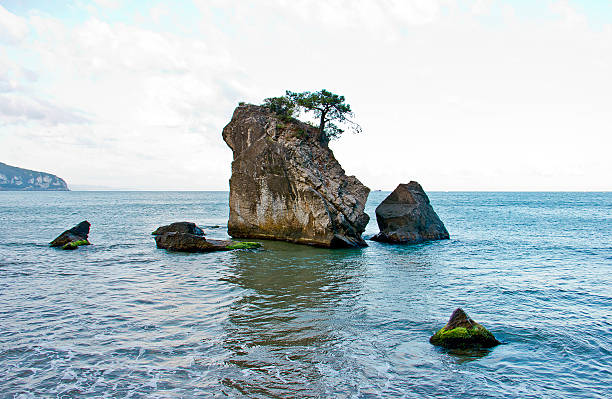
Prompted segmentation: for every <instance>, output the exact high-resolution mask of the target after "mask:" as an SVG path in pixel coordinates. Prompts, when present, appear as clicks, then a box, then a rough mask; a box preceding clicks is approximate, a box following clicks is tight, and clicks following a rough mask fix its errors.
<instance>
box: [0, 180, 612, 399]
mask: <svg viewBox="0 0 612 399" xmlns="http://www.w3.org/2000/svg"><path fill="white" fill-rule="evenodd" d="M386 194H387V193H383V192H373V193H372V194H371V195H370V199H369V202H368V209H367V210H368V212H369V214H370V215H371V216H372V221H371V222H370V224H369V226H368V229H367V231H366V236H371V235H373V234H374V233H376V232H377V227H376V221H375V218H374V208H375V206H376V204H378V203H380V201H381V200H382V199H383V198H384V197H385V195H386ZM430 198H431V200H432V203H433V205H434V207H435V209H436V211H437V212H438V214H439V215H440V217H441V218H442V220H443V221H444V222H445V224H446V226H447V228H448V230H449V231H450V234H451V237H452V239H451V240H448V241H440V242H433V243H427V244H420V245H407V246H392V245H385V244H381V243H376V242H370V246H369V247H367V248H364V249H349V250H325V249H318V248H311V247H307V246H299V245H293V244H288V243H282V242H270V241H265V242H263V243H264V248H265V249H264V250H261V251H235V252H220V253H210V254H179V253H169V252H166V251H163V250H158V249H156V248H155V244H154V241H153V238H152V237H151V235H150V233H151V231H153V229H154V228H156V227H157V226H159V225H162V224H167V223H169V222H173V221H182V220H187V221H193V222H196V223H198V224H199V225H201V226H203V227H204V229H205V231H206V232H207V234H208V236H209V237H212V238H225V237H227V228H226V222H227V215H228V206H227V203H228V194H227V193H226V192H0V317H1V319H0V397H2V398H5V397H17V398H30V397H32V398H38V397H62V398H63V397H66V398H68V397H113V398H114V397H132V398H138V397H151V398H180V397H184V398H188V397H249V398H292V397H295V398H309V397H313V398H378V397H384V398H423V397H438V396H441V397H457V398H473V397H499V398H502V397H503V398H507V397H520V398H558V397H567V398H594V397H612V390H611V386H612V374H611V370H612V338H611V337H612V285H611V283H612V277H611V276H612V273H611V272H612V193H457V192H453V193H442V192H436V193H430ZM85 219H87V220H89V221H90V222H91V223H92V229H91V234H90V241H91V242H92V243H93V244H94V245H92V246H90V247H84V248H80V249H78V250H76V251H62V250H57V249H52V248H49V247H48V245H47V244H48V242H49V241H51V240H52V239H53V238H54V237H55V236H57V235H58V234H59V233H61V232H62V231H63V230H65V229H67V228H69V227H72V226H73V225H75V224H76V223H78V222H80V221H81V220H85ZM217 226H219V227H217ZM459 306H460V307H463V308H464V309H465V310H466V311H467V312H468V313H469V314H470V315H471V316H472V317H473V318H474V319H475V320H477V321H479V322H481V323H482V324H484V325H485V326H486V327H488V328H489V329H490V330H491V331H492V332H493V333H494V334H495V335H496V336H497V338H498V339H499V340H500V341H502V342H503V343H504V344H503V345H500V346H498V347H496V348H494V349H492V350H490V351H478V352H449V351H446V350H442V349H439V348H436V347H433V346H431V345H430V344H429V343H428V338H429V336H430V335H431V334H432V333H433V332H435V331H436V330H437V329H438V328H440V327H442V326H443V325H444V324H445V323H446V321H447V319H448V317H449V316H450V314H451V312H452V311H453V310H454V309H455V308H456V307H459Z"/></svg>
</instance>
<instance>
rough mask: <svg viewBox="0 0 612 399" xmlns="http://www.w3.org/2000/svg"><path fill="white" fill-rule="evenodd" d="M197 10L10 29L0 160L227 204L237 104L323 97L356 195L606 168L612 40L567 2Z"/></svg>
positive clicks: (530, 183)
mask: <svg viewBox="0 0 612 399" xmlns="http://www.w3.org/2000/svg"><path fill="white" fill-rule="evenodd" d="M195 1H196V2H197V5H198V7H199V9H200V10H201V14H202V16H201V17H202V18H201V20H197V22H195V24H196V26H187V25H188V21H193V19H191V20H190V19H189V18H187V17H186V16H185V15H181V14H180V10H179V9H180V3H177V4H178V6H175V5H173V6H172V7H166V8H164V7H162V8H158V7H157V6H153V7H152V8H150V9H139V10H138V11H137V12H136V14H137V15H136V16H133V15H132V16H130V15H123V14H122V15H121V18H120V20H118V19H113V18H116V16H115V15H116V14H117V11H116V10H113V12H112V13H108V12H106V11H105V10H102V9H96V12H95V13H92V14H88V16H87V17H86V18H84V19H81V20H76V21H73V20H71V21H70V23H68V22H67V21H65V20H62V19H61V15H60V14H61V13H57V14H53V15H55V16H53V15H49V14H45V13H39V12H36V11H35V10H34V11H32V12H31V13H29V14H28V15H29V16H28V17H27V19H23V18H20V17H16V16H13V17H15V18H17V19H18V20H19V21H21V22H23V21H25V22H27V24H28V26H26V30H25V32H26V33H25V34H22V35H21V36H20V35H19V34H18V35H14V34H12V35H11V37H20V39H18V40H20V41H19V47H18V48H19V52H18V56H17V57H13V56H12V55H13V54H15V52H13V53H11V56H12V58H9V55H8V54H9V53H8V52H2V51H0V117H2V121H3V123H4V125H3V128H2V129H0V136H2V146H0V157H2V158H4V159H5V160H6V161H7V162H8V161H11V162H12V163H14V164H19V163H20V159H19V158H18V157H19V156H22V157H23V156H25V155H20V154H28V155H27V156H28V157H30V158H35V159H37V160H38V161H39V162H40V163H41V165H40V166H39V169H44V165H43V163H46V164H49V165H57V168H56V170H57V172H58V173H60V174H64V175H65V176H66V177H67V178H70V180H71V182H76V183H84V184H87V183H92V184H100V185H105V186H111V187H117V186H121V187H132V188H161V189H181V188H183V189H225V188H227V179H228V178H229V170H230V169H229V164H230V162H231V152H230V151H229V150H228V149H227V147H226V146H225V143H223V141H222V139H221V130H222V129H223V126H224V125H225V124H226V123H227V122H228V121H229V119H230V117H231V113H232V111H233V109H234V107H235V106H236V104H237V103H238V101H249V102H255V103H256V102H259V101H261V100H262V99H263V98H265V97H268V96H274V95H279V94H282V93H283V92H284V90H286V89H291V90H296V91H300V90H317V89H321V88H327V89H330V90H332V91H334V92H338V93H340V94H343V95H345V96H346V97H347V99H348V101H349V102H350V103H351V105H352V108H353V109H354V110H355V112H356V116H357V120H358V122H360V123H361V124H362V126H363V127H364V134H362V135H345V136H344V137H343V138H342V140H341V142H338V143H333V144H332V146H333V148H334V151H335V152H336V155H337V156H338V159H339V160H340V161H341V162H342V164H343V166H344V167H345V168H346V170H347V171H349V173H351V174H356V175H358V176H359V178H360V179H362V180H363V181H364V183H366V184H368V185H370V186H371V187H372V188H393V187H395V186H396V185H397V183H398V182H399V181H407V180H409V179H417V180H421V181H422V182H423V183H424V185H426V186H427V187H431V188H434V189H474V188H480V189H482V188H489V189H504V188H509V187H510V188H515V189H521V188H524V189H537V188H538V187H539V186H538V182H539V180H538V178H537V176H536V175H537V174H538V173H539V174H540V175H542V174H552V175H553V176H555V178H554V179H552V178H551V180H550V181H551V182H553V183H555V182H556V183H557V184H567V183H566V182H567V181H568V179H565V177H566V176H569V174H568V173H569V171H571V170H580V171H581V173H582V176H586V177H585V179H586V178H587V177H589V176H592V177H589V179H590V180H584V181H586V182H587V183H588V184H590V182H595V181H596V180H597V178H598V176H599V177H601V173H599V174H598V173H597V170H596V169H597V168H599V169H602V170H603V169H605V168H606V167H607V168H608V169H609V168H610V166H611V165H610V161H608V160H607V159H608V158H609V157H606V154H605V149H607V148H609V147H610V145H612V143H610V140H609V139H608V138H607V137H608V136H609V134H607V133H606V132H607V131H606V129H608V130H609V126H611V121H610V113H609V109H610V106H612V104H610V96H609V93H610V92H612V80H611V79H610V74H609V70H610V67H611V66H612V55H611V54H612V53H611V52H610V51H609V50H610V43H612V28H611V27H610V26H609V25H608V26H604V27H602V29H601V30H599V31H595V30H592V29H590V28H589V26H588V21H587V23H583V22H584V21H585V19H584V16H583V15H581V14H579V13H576V10H574V9H572V8H571V7H570V8H568V4H569V3H567V2H557V3H552V7H551V8H546V7H540V8H538V10H540V11H538V12H544V11H542V10H545V11H546V12H548V13H549V14H546V15H540V16H537V17H534V16H533V15H531V16H529V17H525V16H524V15H523V14H525V12H526V10H525V9H522V8H521V7H520V6H519V5H516V4H514V3H513V7H515V8H516V12H511V9H510V8H509V7H510V6H509V5H508V4H509V3H504V2H500V1H495V0H476V1H473V2H468V3H461V4H459V2H456V1H453V0H439V1H438V0H434V1H426V0H412V1H410V0H408V1H405V2H402V1H400V0H379V1H373V0H353V1H348V0H330V1H328V2H311V1H306V0H292V1H289V0H261V1H258V2H256V3H254V2H245V1H238V0H195ZM159 4H161V3H159ZM109 5H111V6H112V4H109ZM124 11H125V10H124V9H123V8H122V9H121V12H124ZM11 15H12V14H11ZM93 16H95V17H93ZM191 16H192V15H189V17H191ZM13 19H14V18H13ZM167 21H181V22H185V25H186V26H184V27H183V26H181V27H180V28H181V29H173V28H174V27H173V26H169V25H171V24H167V23H164V22H167ZM568 25H569V26H571V29H567V27H568ZM183 28H184V29H183ZM169 31H170V32H169ZM27 32H32V34H28V33H27ZM13 42H14V40H13ZM7 121H8V122H7ZM578 137H579V138H578ZM576 142H578V143H576ZM32 143H40V145H39V146H36V147H35V148H33V147H32ZM588 143H600V144H599V145H591V146H589V145H587V144H588ZM50 147H52V148H54V149H55V150H54V151H52V152H50V151H48V150H47V148H50ZM364 149H367V151H364ZM75 154H78V155H79V157H80V159H83V168H79V170H75V169H74V168H73V167H72V165H71V164H70V162H69V161H68V160H70V159H72V158H73V157H74V156H75ZM590 159H597V160H599V161H598V162H599V164H597V165H596V164H595V163H589V161H588V160H590ZM381 160H384V167H383V168H381V167H380V165H381ZM449 165H452V168H451V169H452V172H449ZM581 165H587V166H588V168H587V166H581ZM589 165H590V166H589ZM580 168H583V169H580ZM530 171H533V176H530V175H529V173H531V172H530ZM536 172H537V173H536ZM534 176H536V177H534ZM608 180H609V179H608ZM573 181H576V180H573ZM559 182H561V183H559ZM576 184H578V183H576ZM585 184H586V183H585ZM600 186H601V184H600ZM573 187H577V186H573ZM583 187H586V186H583ZM593 187H595V186H593ZM539 188H542V189H545V188H554V187H553V186H552V183H551V186H550V187H539ZM608 189H609V187H608Z"/></svg>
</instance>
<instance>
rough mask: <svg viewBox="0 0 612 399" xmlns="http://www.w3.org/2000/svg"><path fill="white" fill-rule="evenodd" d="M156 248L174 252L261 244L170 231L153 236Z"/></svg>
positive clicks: (226, 248) (216, 249)
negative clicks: (212, 238) (213, 238)
mask: <svg viewBox="0 0 612 399" xmlns="http://www.w3.org/2000/svg"><path fill="white" fill-rule="evenodd" d="M155 244H156V245H157V248H161V249H167V250H169V251H176V252H213V251H230V250H233V249H252V248H259V247H261V244H259V243H256V242H255V243H253V242H235V241H229V240H207V239H206V238H204V236H201V235H195V234H189V233H181V232H176V231H171V232H168V233H164V234H160V235H156V236H155Z"/></svg>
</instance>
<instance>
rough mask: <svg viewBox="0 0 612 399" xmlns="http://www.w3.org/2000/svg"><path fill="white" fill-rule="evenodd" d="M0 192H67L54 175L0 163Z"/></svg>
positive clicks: (61, 182)
mask: <svg viewBox="0 0 612 399" xmlns="http://www.w3.org/2000/svg"><path fill="white" fill-rule="evenodd" d="M0 191H68V185H67V184H66V182H65V181H64V180H63V179H61V178H59V177H57V176H55V175H52V174H49V173H44V172H36V171H33V170H28V169H22V168H18V167H15V166H10V165H7V164H5V163H2V162H0Z"/></svg>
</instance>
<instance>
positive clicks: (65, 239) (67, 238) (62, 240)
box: [49, 220, 91, 249]
mask: <svg viewBox="0 0 612 399" xmlns="http://www.w3.org/2000/svg"><path fill="white" fill-rule="evenodd" d="M90 226H91V224H90V223H89V222H88V221H87V220H84V221H82V222H81V223H79V224H77V225H76V226H74V227H73V228H71V229H70V230H66V231H64V232H63V233H62V234H60V235H59V236H57V238H56V239H55V240H53V241H51V242H50V243H49V245H50V246H52V247H62V249H77V248H78V247H79V246H81V245H89V244H90V243H89V241H88V240H87V237H88V236H89V227H90Z"/></svg>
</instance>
